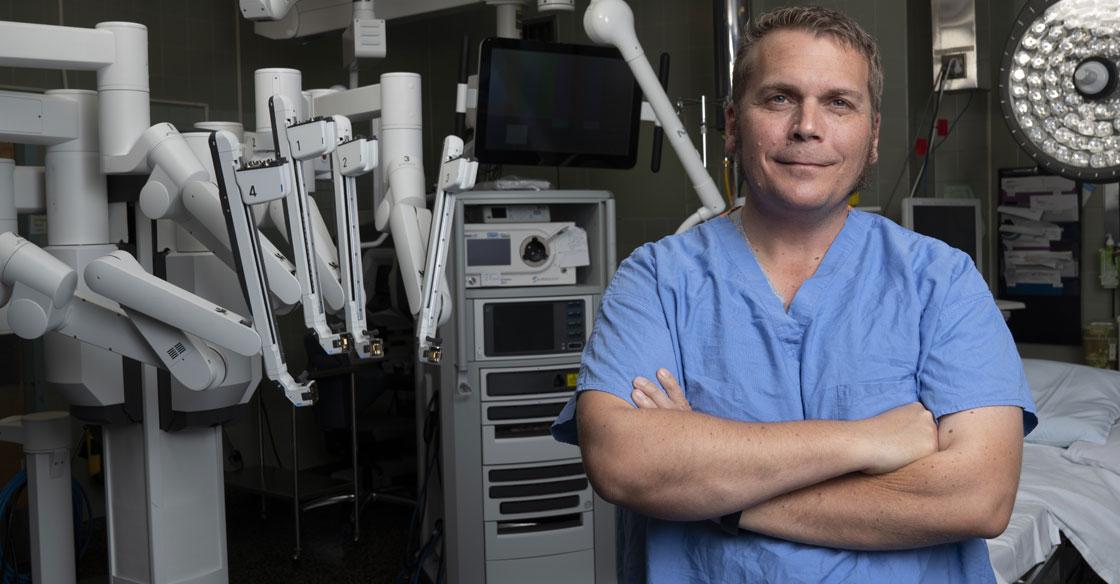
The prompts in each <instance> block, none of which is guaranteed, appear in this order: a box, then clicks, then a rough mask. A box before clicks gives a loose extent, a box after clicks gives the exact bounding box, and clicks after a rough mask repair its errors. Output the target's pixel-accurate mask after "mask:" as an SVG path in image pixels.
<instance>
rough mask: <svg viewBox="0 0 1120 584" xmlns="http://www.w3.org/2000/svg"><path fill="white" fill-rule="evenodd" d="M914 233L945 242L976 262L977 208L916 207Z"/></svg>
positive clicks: (965, 206)
mask: <svg viewBox="0 0 1120 584" xmlns="http://www.w3.org/2000/svg"><path fill="white" fill-rule="evenodd" d="M914 231H916V232H918V233H921V234H922V235H928V236H930V237H935V238H937V239H940V240H941V241H944V242H945V243H947V244H949V245H951V246H953V247H955V248H957V249H959V250H961V251H963V252H964V253H967V254H968V255H969V257H971V258H972V262H973V263H977V262H976V249H977V247H978V245H977V241H976V207H973V206H969V205H962V206H940V205H936V206H935V205H914Z"/></svg>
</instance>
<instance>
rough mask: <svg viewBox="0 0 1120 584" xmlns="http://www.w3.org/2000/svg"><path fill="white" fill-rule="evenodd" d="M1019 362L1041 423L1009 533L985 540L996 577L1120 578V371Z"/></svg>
mask: <svg viewBox="0 0 1120 584" xmlns="http://www.w3.org/2000/svg"><path fill="white" fill-rule="evenodd" d="M1024 367H1025V368H1026V371H1027V379H1028V381H1029V382H1030V385H1031V391H1032V393H1033V394H1034V397H1035V402H1036V404H1037V405H1038V410H1039V426H1038V428H1037V429H1036V431H1035V432H1034V433H1032V435H1031V436H1030V437H1028V439H1027V440H1028V441H1027V443H1026V444H1025V445H1024V448H1023V470H1022V476H1021V479H1020V482H1019V492H1018V496H1017V497H1016V501H1015V508H1014V511H1013V513H1012V517H1011V521H1010V523H1009V525H1008V527H1007V530H1006V531H1004V533H1003V534H1002V535H1000V536H999V537H997V538H994V539H991V540H988V550H989V553H990V556H991V561H992V567H993V568H994V571H995V573H996V579H997V581H998V582H1000V584H1005V583H1011V582H1025V583H1030V584H1049V583H1051V582H1095V581H1096V580H1095V579H1093V577H1092V575H1091V574H1092V573H1093V572H1095V574H1096V575H1097V576H1099V577H1100V578H1101V579H1103V580H1104V581H1105V582H1108V583H1120V373H1117V372H1112V371H1103V370H1099V369H1093V368H1090V367H1084V366H1080V365H1070V364H1068V363H1056V362H1051V361H1039V360H1031V359H1027V360H1024ZM1035 434H1037V436H1036V435H1035ZM1074 550H1076V552H1074ZM1078 562H1084V564H1086V565H1087V566H1086V565H1077V564H1078ZM1086 568H1091V571H1090V570H1089V569H1086ZM1087 574H1088V575H1089V576H1088V579H1086V576H1085V575H1087Z"/></svg>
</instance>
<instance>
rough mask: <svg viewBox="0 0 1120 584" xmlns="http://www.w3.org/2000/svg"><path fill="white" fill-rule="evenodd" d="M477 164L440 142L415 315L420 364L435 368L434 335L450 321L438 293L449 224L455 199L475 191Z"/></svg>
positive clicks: (438, 347) (457, 147) (452, 142)
mask: <svg viewBox="0 0 1120 584" xmlns="http://www.w3.org/2000/svg"><path fill="white" fill-rule="evenodd" d="M477 176H478V163H477V162H472V161H470V160H467V159H466V158H463V140H462V139H461V138H459V137H458V136H448V137H446V138H444V140H443V153H442V155H441V156H440V168H439V184H438V185H436V200H435V206H434V207H433V208H432V220H433V224H432V227H431V231H430V232H429V234H428V246H427V248H428V258H427V262H426V263H425V268H424V285H423V296H422V304H421V305H420V313H419V314H417V315H416V340H417V345H416V346H417V347H419V355H418V356H419V358H420V361H421V362H425V363H432V364H436V363H439V362H440V359H441V358H442V355H443V350H442V345H443V342H442V340H441V339H440V337H439V336H437V334H436V329H437V328H438V327H439V325H441V324H443V323H445V322H447V321H448V320H449V319H450V318H451V302H450V298H449V296H448V295H447V294H443V293H441V290H440V289H439V284H440V283H441V282H445V281H446V279H445V275H444V272H445V270H446V266H447V247H448V244H449V243H450V241H451V224H452V219H453V217H454V215H455V195H456V194H457V193H460V192H462V191H466V190H470V189H472V188H474V182H475V178H476V177H477Z"/></svg>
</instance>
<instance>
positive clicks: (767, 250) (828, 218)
mask: <svg viewBox="0 0 1120 584" xmlns="http://www.w3.org/2000/svg"><path fill="white" fill-rule="evenodd" d="M847 217H848V205H847V203H846V202H845V203H844V204H841V205H839V206H837V207H836V208H835V209H834V210H831V209H830V210H828V211H827V212H825V213H822V214H821V215H820V216H818V217H797V218H783V217H781V216H780V214H776V213H766V212H764V210H761V209H759V207H758V206H757V205H754V204H752V201H751V199H750V197H748V198H747V203H746V205H745V206H744V207H743V210H742V221H743V231H744V232H745V233H746V234H747V237H748V239H749V240H750V244H751V248H752V250H753V251H754V255H755V258H756V259H757V260H758V263H759V266H761V267H762V271H763V272H765V273H766V277H767V278H768V279H769V280H770V285H771V286H772V287H773V288H774V291H775V292H776V293H777V294H778V297H779V298H781V300H782V305H783V306H784V308H785V309H786V310H789V306H790V303H792V302H793V298H794V296H796V295H797V291H798V290H799V289H800V288H801V285H802V284H804V283H805V281H806V280H808V279H809V278H812V277H813V274H815V273H816V272H817V268H818V267H820V264H821V261H822V260H823V259H824V255H825V253H826V252H828V248H829V247H830V246H831V245H832V242H833V241H834V240H835V239H836V236H837V234H839V233H840V230H841V229H842V228H843V227H844V221H845V220H846V219H847Z"/></svg>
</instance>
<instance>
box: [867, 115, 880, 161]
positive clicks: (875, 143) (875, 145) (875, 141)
mask: <svg viewBox="0 0 1120 584" xmlns="http://www.w3.org/2000/svg"><path fill="white" fill-rule="evenodd" d="M881 120H882V116H880V115H879V114H875V118H874V119H873V120H871V151H870V152H869V153H868V157H867V158H868V163H869V164H875V163H876V162H878V161H879V122H880V121H881Z"/></svg>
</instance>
